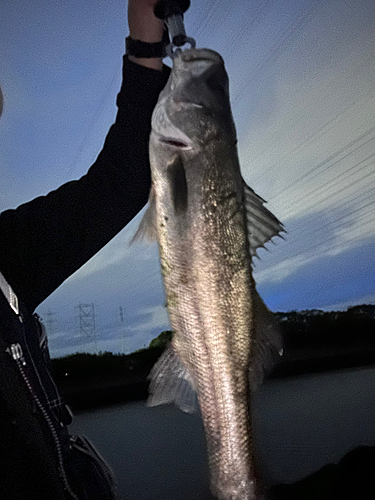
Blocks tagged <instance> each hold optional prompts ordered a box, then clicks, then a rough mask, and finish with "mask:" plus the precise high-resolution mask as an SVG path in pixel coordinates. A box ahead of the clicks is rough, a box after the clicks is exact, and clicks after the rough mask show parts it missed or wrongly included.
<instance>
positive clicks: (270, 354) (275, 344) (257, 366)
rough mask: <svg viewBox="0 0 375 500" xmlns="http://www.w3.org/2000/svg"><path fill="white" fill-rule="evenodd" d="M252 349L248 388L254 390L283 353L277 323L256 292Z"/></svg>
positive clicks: (254, 297) (254, 295) (254, 296)
mask: <svg viewBox="0 0 375 500" xmlns="http://www.w3.org/2000/svg"><path fill="white" fill-rule="evenodd" d="M253 307H254V322H255V325H254V326H255V328H254V330H255V331H254V339H253V342H254V351H253V357H252V361H251V365H250V373H249V380H250V388H251V390H252V391H255V390H256V389H257V388H258V387H259V386H260V385H261V384H262V382H263V379H264V377H265V376H266V375H268V374H269V373H270V372H271V371H272V369H273V367H274V366H275V364H276V363H277V362H278V361H279V359H280V357H281V356H282V355H283V343H282V338H281V334H280V331H279V325H278V323H277V321H276V319H275V318H274V316H273V313H272V312H271V311H270V310H269V309H268V307H267V306H266V305H265V303H264V302H263V300H262V299H261V298H260V296H259V294H258V292H257V291H256V290H255V291H254V293H253Z"/></svg>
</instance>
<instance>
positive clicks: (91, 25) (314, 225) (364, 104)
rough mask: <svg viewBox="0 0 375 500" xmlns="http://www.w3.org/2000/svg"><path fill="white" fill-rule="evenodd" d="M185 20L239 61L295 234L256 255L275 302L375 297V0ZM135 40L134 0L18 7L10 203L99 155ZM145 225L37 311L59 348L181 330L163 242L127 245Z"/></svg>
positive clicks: (205, 3)
mask: <svg viewBox="0 0 375 500" xmlns="http://www.w3.org/2000/svg"><path fill="white" fill-rule="evenodd" d="M186 28H187V32H188V34H189V35H190V36H193V37H195V38H196V40H197V44H198V46H200V47H209V48H212V49H214V50H217V51H218V52H219V53H220V54H221V55H222V56H223V57H224V60H225V62H226V67H227V71H228V74H229V79H230V89H231V99H232V108H233V113H234V118H235V121H236V125H237V131H238V137H239V155H240V160H241V168H242V171H243V176H244V178H245V180H246V181H247V183H248V184H249V185H250V186H251V187H252V188H253V189H255V190H256V191H257V192H258V193H259V194H260V195H261V196H262V197H263V198H265V199H266V200H267V201H268V207H269V208H270V209H271V211H273V212H274V213H275V215H277V216H278V217H279V219H280V220H282V221H283V222H284V224H285V227H286V229H287V231H288V234H287V236H286V239H285V241H282V240H281V239H278V240H277V241H275V243H276V244H275V245H273V244H270V245H269V250H270V251H269V252H266V251H262V252H261V253H260V256H261V260H260V261H257V262H256V267H255V279H256V281H257V283H258V288H259V291H260V294H261V296H262V297H263V299H264V300H265V302H266V303H267V304H268V305H269V307H270V308H271V309H272V310H284V311H285V310H291V309H306V308H324V309H330V308H334V309H335V308H338V309H342V308H346V307H347V306H348V305H352V304H357V303H363V302H366V303H375V279H374V271H373V270H374V268H375V216H374V215H373V214H374V207H375V166H374V165H375V164H374V160H375V128H374V127H375V123H374V116H375V83H374V74H375V37H374V32H375V3H374V2H373V1H372V0H357V1H356V2H352V1H351V2H349V1H345V0H325V1H323V0H321V1H319V0H298V1H297V0H294V1H293V0H285V1H280V2H271V1H270V0H255V1H252V2H248V1H241V0H232V1H231V2H229V1H226V2H223V1H218V0H201V1H199V2H197V1H196V2H194V1H193V2H192V6H191V8H190V11H189V12H188V13H187V15H186ZM126 35H127V20H126V2H125V1H124V0H121V1H119V0H113V1H112V2H104V1H99V0H93V1H92V2H90V3H87V2H85V1H83V0H76V1H66V2H50V1H48V0H43V1H42V0H35V1H33V2H26V0H14V1H13V2H6V3H5V2H3V4H2V6H1V7H0V47H1V48H0V84H1V86H2V88H3V92H4V97H5V104H4V112H3V116H2V118H1V120H0V176H1V181H2V182H1V190H0V210H4V209H6V208H11V207H16V206H17V205H19V204H20V203H23V202H25V201H28V200H30V199H32V198H34V197H36V196H38V195H40V194H45V193H47V192H48V191H50V190H51V189H55V188H56V187H58V186H59V185H60V184H62V183H64V182H66V181H68V180H70V179H75V178H79V177H80V176H81V175H83V174H84V173H85V172H86V171H87V169H88V168H89V166H90V165H91V163H92V162H93V161H94V160H95V158H96V156H97V154H98V153H99V151H100V148H101V146H102V144H103V141H104V138H105V135H106V132H107V130H108V128H109V126H110V125H111V123H112V122H113V120H114V117H115V113H116V108H115V97H116V93H117V92H118V90H119V87H120V83H121V81H120V78H121V64H122V55H123V52H124V39H125V36H126ZM138 222H139V217H137V218H136V219H135V220H134V221H133V222H132V223H131V224H130V225H129V226H128V227H127V228H126V229H125V230H124V231H122V232H121V233H120V234H119V235H118V236H117V237H116V238H115V239H114V240H113V241H112V242H111V243H110V244H109V245H107V247H105V248H104V249H103V250H102V251H101V252H99V253H98V254H97V255H96V256H95V257H94V258H93V259H92V260H91V261H90V262H89V263H87V264H86V265H85V266H83V267H82V268H81V270H79V271H78V272H77V273H76V274H75V275H73V276H72V277H71V278H69V279H68V280H67V281H66V282H65V283H64V284H63V285H62V286H61V287H60V288H59V289H58V290H57V291H56V292H54V293H53V294H52V295H51V297H49V298H48V299H47V300H46V301H45V302H44V303H43V304H42V305H41V306H40V307H39V308H38V312H39V314H40V315H41V316H42V317H43V318H44V320H45V321H46V322H47V323H48V327H49V333H50V347H51V351H52V355H55V356H59V355H63V354H67V353H70V352H74V351H77V350H87V351H90V352H93V351H95V349H100V350H112V351H113V352H128V351H131V350H134V349H137V348H140V347H143V346H144V345H148V343H149V342H150V340H151V339H152V338H153V337H155V336H156V335H157V334H158V333H160V331H162V330H163V329H165V328H168V318H167V313H166V310H165V308H164V296H163V286H162V282H161V278H160V271H159V264H158V257H157V248H156V246H155V245H154V246H150V247H147V246H144V245H141V246H139V245H137V246H136V248H135V247H129V245H128V242H129V239H131V237H132V235H133V234H134V231H135V229H136V227H137V223H138ZM80 302H81V303H94V304H95V316H96V318H95V320H96V330H95V335H94V334H92V335H90V336H89V337H87V336H85V335H83V334H82V332H80V331H79V328H78V325H77V321H76V319H75V316H76V315H77V310H76V309H75V308H76V306H77V305H78V304H79V303H80ZM120 307H122V308H123V319H124V321H121V318H120V312H119V311H120ZM49 313H50V314H49ZM52 313H53V314H52ZM48 318H49V319H48Z"/></svg>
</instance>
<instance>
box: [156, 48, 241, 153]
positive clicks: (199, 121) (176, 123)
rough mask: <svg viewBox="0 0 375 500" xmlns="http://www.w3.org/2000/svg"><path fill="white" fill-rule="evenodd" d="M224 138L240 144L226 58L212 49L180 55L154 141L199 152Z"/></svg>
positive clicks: (161, 102)
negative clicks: (232, 105)
mask: <svg viewBox="0 0 375 500" xmlns="http://www.w3.org/2000/svg"><path fill="white" fill-rule="evenodd" d="M224 135H225V137H226V140H227V139H228V137H230V138H232V141H233V142H236V132H235V127H234V122H233V118H232V114H231V108H230V100H229V81H228V75H227V72H226V70H225V67H224V61H223V59H222V57H221V56H220V55H219V54H218V53H217V52H214V51H213V50H209V49H187V50H183V51H179V52H177V54H176V56H175V58H174V60H173V67H172V71H171V75H170V77H169V80H168V82H167V84H166V87H165V88H164V89H163V91H162V92H161V94H160V97H159V100H158V103H157V105H156V107H155V110H154V113H153V117H152V137H151V140H154V141H161V142H163V143H165V144H169V145H170V146H171V147H175V148H180V149H182V150H187V151H188V150H191V151H197V150H198V151H199V150H200V149H201V148H202V147H204V145H205V144H206V143H207V142H209V141H211V140H212V139H219V138H220V137H222V136H224Z"/></svg>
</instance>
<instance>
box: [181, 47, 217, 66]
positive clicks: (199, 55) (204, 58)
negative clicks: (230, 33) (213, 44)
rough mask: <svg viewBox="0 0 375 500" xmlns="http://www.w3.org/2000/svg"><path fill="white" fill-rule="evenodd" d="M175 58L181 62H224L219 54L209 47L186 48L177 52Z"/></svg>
mask: <svg viewBox="0 0 375 500" xmlns="http://www.w3.org/2000/svg"><path fill="white" fill-rule="evenodd" d="M176 59H179V60H180V61H181V62H182V63H188V64H189V63H199V62H206V63H209V64H224V60H223V58H222V57H221V55H220V54H218V53H217V52H215V51H214V50H210V49H186V50H183V51H181V52H180V53H178V56H177V58H176Z"/></svg>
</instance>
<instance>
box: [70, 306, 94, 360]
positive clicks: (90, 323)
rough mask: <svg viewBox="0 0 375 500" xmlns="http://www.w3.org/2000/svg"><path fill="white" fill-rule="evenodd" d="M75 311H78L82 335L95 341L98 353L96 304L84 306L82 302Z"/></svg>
mask: <svg viewBox="0 0 375 500" xmlns="http://www.w3.org/2000/svg"><path fill="white" fill-rule="evenodd" d="M75 309H78V316H77V319H78V324H79V331H80V333H81V334H82V336H84V337H87V338H89V339H90V340H94V345H95V352H97V342H96V330H95V307H94V304H82V303H81V302H80V303H79V305H78V306H77V307H76V308H75Z"/></svg>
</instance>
